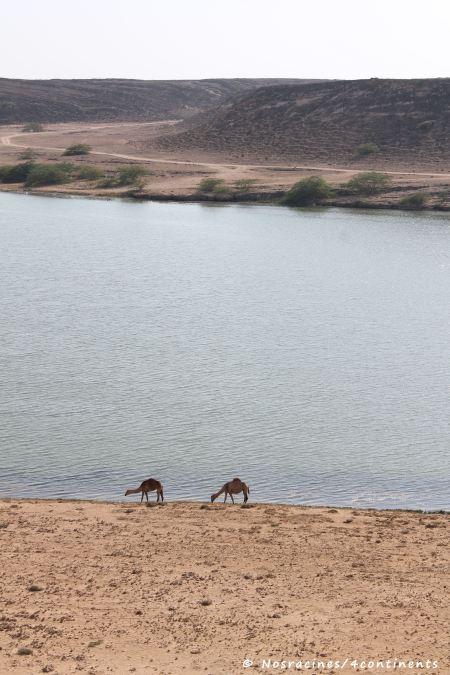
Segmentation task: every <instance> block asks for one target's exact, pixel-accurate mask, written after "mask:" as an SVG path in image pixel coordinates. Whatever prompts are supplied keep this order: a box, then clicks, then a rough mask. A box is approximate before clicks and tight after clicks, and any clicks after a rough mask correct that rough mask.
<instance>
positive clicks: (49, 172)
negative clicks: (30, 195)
mask: <svg viewBox="0 0 450 675" xmlns="http://www.w3.org/2000/svg"><path fill="white" fill-rule="evenodd" d="M70 173H71V168H70V165H69V166H64V164H33V165H32V167H31V169H30V171H29V173H28V176H27V179H26V181H25V187H41V186H43V185H58V184H60V183H65V182H66V181H68V180H69V179H70Z"/></svg>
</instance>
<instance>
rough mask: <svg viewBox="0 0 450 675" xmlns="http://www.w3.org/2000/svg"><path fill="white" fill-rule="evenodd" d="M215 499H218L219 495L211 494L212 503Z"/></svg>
mask: <svg viewBox="0 0 450 675" xmlns="http://www.w3.org/2000/svg"><path fill="white" fill-rule="evenodd" d="M215 499H217V495H211V504H212V503H213V501H214V500H215Z"/></svg>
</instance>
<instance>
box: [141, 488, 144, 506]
mask: <svg viewBox="0 0 450 675" xmlns="http://www.w3.org/2000/svg"><path fill="white" fill-rule="evenodd" d="M143 499H144V490H142V492H141V504H142V501H143Z"/></svg>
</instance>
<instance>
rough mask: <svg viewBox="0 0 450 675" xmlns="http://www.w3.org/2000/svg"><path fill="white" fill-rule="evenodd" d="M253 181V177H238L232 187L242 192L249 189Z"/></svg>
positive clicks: (254, 181) (254, 180)
mask: <svg viewBox="0 0 450 675" xmlns="http://www.w3.org/2000/svg"><path fill="white" fill-rule="evenodd" d="M255 183H256V179H255V178H239V180H237V181H236V182H235V184H234V187H235V188H236V189H237V190H241V191H242V192H247V190H250V189H251V188H252V187H253V185H254V184H255Z"/></svg>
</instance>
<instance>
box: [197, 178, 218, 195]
mask: <svg viewBox="0 0 450 675" xmlns="http://www.w3.org/2000/svg"><path fill="white" fill-rule="evenodd" d="M223 187H225V181H224V180H223V179H222V178H203V180H201V181H200V183H199V184H198V188H197V192H220V190H221V189H222V188H223Z"/></svg>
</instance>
